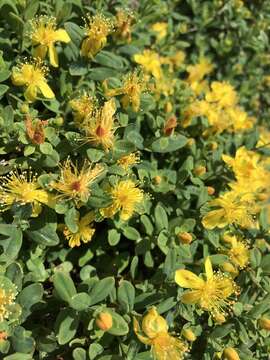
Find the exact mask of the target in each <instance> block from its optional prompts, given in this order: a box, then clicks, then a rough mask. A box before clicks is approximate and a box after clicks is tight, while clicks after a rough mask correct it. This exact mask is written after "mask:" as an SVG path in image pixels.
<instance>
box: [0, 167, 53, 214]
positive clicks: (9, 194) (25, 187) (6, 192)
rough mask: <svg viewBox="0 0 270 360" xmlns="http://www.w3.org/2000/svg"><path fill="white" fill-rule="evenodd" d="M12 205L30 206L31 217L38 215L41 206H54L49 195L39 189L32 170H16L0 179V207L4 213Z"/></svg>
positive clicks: (35, 175)
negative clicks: (31, 209)
mask: <svg viewBox="0 0 270 360" xmlns="http://www.w3.org/2000/svg"><path fill="white" fill-rule="evenodd" d="M14 203H19V204H21V205H25V204H31V205H32V208H33V213H32V216H37V215H38V214H39V213H40V211H41V204H46V205H48V206H50V207H53V206H54V201H53V199H52V196H51V194H49V193H48V192H47V191H45V190H43V189H41V188H40V185H39V183H38V181H37V174H34V173H33V172H32V170H24V171H20V170H18V169H16V170H14V171H12V172H10V173H9V174H8V175H5V176H2V177H1V178H0V207H2V210H3V211H6V210H8V209H9V208H10V207H11V206H12V205H13V204H14Z"/></svg>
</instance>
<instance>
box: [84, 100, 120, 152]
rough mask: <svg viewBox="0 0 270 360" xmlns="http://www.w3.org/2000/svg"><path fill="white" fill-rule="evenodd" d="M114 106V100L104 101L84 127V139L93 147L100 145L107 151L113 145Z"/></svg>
mask: <svg viewBox="0 0 270 360" xmlns="http://www.w3.org/2000/svg"><path fill="white" fill-rule="evenodd" d="M115 111H116V105H115V101H114V99H111V100H109V101H106V102H105V104H104V106H103V107H102V108H101V109H98V110H97V111H96V112H95V114H94V115H93V116H92V117H89V118H88V119H87V121H86V122H85V125H84V130H85V133H86V139H87V141H89V142H90V143H93V144H95V145H101V146H102V147H103V148H104V149H105V150H106V151H108V150H109V149H110V148H111V147H112V146H113V143H114V131H115V127H114V117H113V116H114V113H115Z"/></svg>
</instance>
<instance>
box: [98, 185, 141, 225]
mask: <svg viewBox="0 0 270 360" xmlns="http://www.w3.org/2000/svg"><path fill="white" fill-rule="evenodd" d="M109 194H110V196H111V197H112V200H113V203H112V205H111V206H109V207H107V208H104V209H101V210H100V212H101V214H102V215H103V216H105V217H109V218H110V217H113V216H114V215H115V214H116V213H117V212H118V211H120V218H121V219H122V220H125V221H126V220H128V219H129V218H130V217H131V216H132V215H133V213H134V211H136V210H137V208H138V206H139V205H140V204H141V203H142V201H143V197H144V193H143V191H142V190H140V189H138V188H137V187H136V184H135V183H134V182H133V181H132V180H121V181H119V182H118V184H116V185H115V186H114V187H112V188H111V189H110V190H109Z"/></svg>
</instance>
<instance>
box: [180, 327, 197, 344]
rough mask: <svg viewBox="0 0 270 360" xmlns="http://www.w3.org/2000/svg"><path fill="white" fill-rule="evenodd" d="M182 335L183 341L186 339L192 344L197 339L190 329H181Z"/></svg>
mask: <svg viewBox="0 0 270 360" xmlns="http://www.w3.org/2000/svg"><path fill="white" fill-rule="evenodd" d="M182 335H183V336H184V338H185V339H187V340H188V341H191V342H193V341H195V340H196V339H197V337H196V335H195V334H194V332H193V331H192V330H191V329H183V331H182Z"/></svg>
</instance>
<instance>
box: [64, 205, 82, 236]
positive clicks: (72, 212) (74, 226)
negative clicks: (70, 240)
mask: <svg viewBox="0 0 270 360" xmlns="http://www.w3.org/2000/svg"><path fill="white" fill-rule="evenodd" d="M78 218H79V212H78V211H77V210H76V209H75V208H74V207H72V208H71V209H69V210H68V211H67V212H66V213H65V223H66V225H67V227H68V228H69V230H70V231H71V232H73V233H75V232H77V231H78V229H79V227H78V221H77V220H78Z"/></svg>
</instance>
